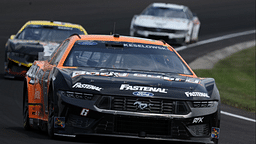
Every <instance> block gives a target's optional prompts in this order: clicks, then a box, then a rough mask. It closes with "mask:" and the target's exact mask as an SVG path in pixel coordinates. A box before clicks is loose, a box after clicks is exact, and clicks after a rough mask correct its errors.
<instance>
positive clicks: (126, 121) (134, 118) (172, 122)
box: [55, 94, 219, 143]
mask: <svg viewBox="0 0 256 144" xmlns="http://www.w3.org/2000/svg"><path fill="white" fill-rule="evenodd" d="M99 98H100V96H98V97H97V96H96V97H94V98H92V99H91V100H81V99H75V98H68V97H66V96H63V95H60V94H59V102H58V116H56V117H55V119H58V118H62V122H61V123H65V126H64V127H63V126H60V125H58V123H56V124H55V135H59V136H75V135H100V136H113V137H126V138H138V139H156V140H170V141H185V142H202V143H213V142H212V137H211V129H212V127H219V123H218V110H217V107H218V106H217V105H215V106H214V107H212V108H211V109H212V111H211V110H209V108H205V109H206V110H202V108H201V110H200V111H199V112H195V114H194V112H193V111H196V110H195V109H191V111H190V112H189V113H187V114H185V115H177V114H155V113H143V112H128V111H118V110H106V109H99V108H98V107H97V106H96V105H97V102H98V100H99ZM85 110H86V114H85V113H84V112H85ZM213 111H214V112H213ZM202 112H204V113H202ZM199 113H200V115H199ZM202 117H203V118H202ZM197 119H199V120H197ZM200 119H201V120H200ZM195 120H197V121H195Z"/></svg>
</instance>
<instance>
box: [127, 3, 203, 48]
mask: <svg viewBox="0 0 256 144" xmlns="http://www.w3.org/2000/svg"><path fill="white" fill-rule="evenodd" d="M199 28H200V21H199V19H198V17H197V16H196V15H195V14H193V13H192V12H191V11H190V9H189V8H188V7H187V6H183V5H177V4H169V3H153V4H151V5H149V6H148V7H147V8H146V9H145V10H143V12H142V13H141V14H140V15H135V16H134V17H133V19H132V21H131V26H130V35H131V36H139V37H147V38H153V39H164V40H165V41H167V42H168V43H175V44H182V45H183V44H185V43H191V42H196V41H198V33H199Z"/></svg>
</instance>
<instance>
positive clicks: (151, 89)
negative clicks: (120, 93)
mask: <svg viewBox="0 0 256 144" xmlns="http://www.w3.org/2000/svg"><path fill="white" fill-rule="evenodd" d="M120 90H132V91H148V92H159V93H167V90H168V89H165V88H157V87H147V86H130V85H129V84H122V85H121V87H120Z"/></svg>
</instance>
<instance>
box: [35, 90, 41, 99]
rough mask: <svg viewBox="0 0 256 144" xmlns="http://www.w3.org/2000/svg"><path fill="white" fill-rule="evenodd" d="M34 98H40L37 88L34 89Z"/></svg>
mask: <svg viewBox="0 0 256 144" xmlns="http://www.w3.org/2000/svg"><path fill="white" fill-rule="evenodd" d="M34 99H40V91H38V89H35V94H34Z"/></svg>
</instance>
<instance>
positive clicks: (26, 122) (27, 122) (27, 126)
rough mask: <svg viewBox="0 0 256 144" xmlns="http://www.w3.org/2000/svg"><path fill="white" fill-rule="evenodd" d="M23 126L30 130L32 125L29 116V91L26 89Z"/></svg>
mask: <svg viewBox="0 0 256 144" xmlns="http://www.w3.org/2000/svg"><path fill="white" fill-rule="evenodd" d="M23 127H24V129H25V130H30V129H31V126H30V125H29V117H28V91H27V90H25V91H24V97H23Z"/></svg>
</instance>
